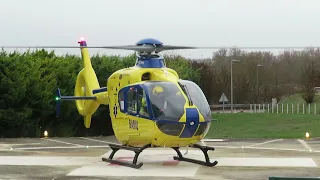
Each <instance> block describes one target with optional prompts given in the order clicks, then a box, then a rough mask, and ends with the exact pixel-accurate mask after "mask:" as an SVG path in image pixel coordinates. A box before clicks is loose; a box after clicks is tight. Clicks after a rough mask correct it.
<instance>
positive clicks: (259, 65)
mask: <svg viewBox="0 0 320 180" xmlns="http://www.w3.org/2000/svg"><path fill="white" fill-rule="evenodd" d="M259 67H262V65H261V64H258V65H257V98H256V101H257V102H256V103H258V100H259V99H258V96H259Z"/></svg>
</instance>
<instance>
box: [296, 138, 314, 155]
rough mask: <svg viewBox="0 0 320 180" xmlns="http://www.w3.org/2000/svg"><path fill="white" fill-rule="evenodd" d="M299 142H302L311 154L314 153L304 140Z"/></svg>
mask: <svg viewBox="0 0 320 180" xmlns="http://www.w3.org/2000/svg"><path fill="white" fill-rule="evenodd" d="M297 141H298V142H300V143H301V144H302V145H303V146H304V147H305V148H306V149H308V150H309V151H310V152H311V151H312V149H311V147H310V146H309V145H308V144H307V143H306V142H305V141H304V140H302V139H298V140H297Z"/></svg>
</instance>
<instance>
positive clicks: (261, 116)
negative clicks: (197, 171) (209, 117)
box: [205, 113, 320, 138]
mask: <svg viewBox="0 0 320 180" xmlns="http://www.w3.org/2000/svg"><path fill="white" fill-rule="evenodd" d="M213 118H214V119H218V121H213V122H212V124H211V128H210V130H209V132H208V134H207V136H206V137H205V138H304V137H305V134H306V132H309V134H310V137H311V138H312V137H320V115H314V114H310V115H309V114H271V113H270V114H268V113H234V114H213Z"/></svg>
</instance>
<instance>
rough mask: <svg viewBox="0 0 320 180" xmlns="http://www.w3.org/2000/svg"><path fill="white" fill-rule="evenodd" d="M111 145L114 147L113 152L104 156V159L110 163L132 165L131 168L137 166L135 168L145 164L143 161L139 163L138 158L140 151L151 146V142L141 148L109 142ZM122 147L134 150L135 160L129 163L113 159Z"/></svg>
mask: <svg viewBox="0 0 320 180" xmlns="http://www.w3.org/2000/svg"><path fill="white" fill-rule="evenodd" d="M109 146H110V148H111V149H112V153H111V154H110V155H109V158H102V161H105V162H109V163H112V164H118V165H121V166H127V167H131V168H135V169H139V168H140V167H141V166H142V165H143V163H141V162H140V163H139V164H137V160H138V157H139V155H140V153H141V152H142V151H143V150H144V149H146V148H148V147H151V145H150V144H147V145H145V146H142V147H141V148H137V147H130V146H123V145H116V144H109ZM120 149H125V150H129V151H134V152H135V155H134V158H133V161H132V163H131V164H130V163H127V162H123V161H118V160H113V159H112V158H113V156H114V154H115V153H116V152H117V151H118V150H120Z"/></svg>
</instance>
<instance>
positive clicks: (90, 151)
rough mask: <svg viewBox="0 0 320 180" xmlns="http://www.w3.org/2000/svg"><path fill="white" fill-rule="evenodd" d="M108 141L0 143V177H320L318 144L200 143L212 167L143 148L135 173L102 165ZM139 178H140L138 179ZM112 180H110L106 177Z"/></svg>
mask: <svg viewBox="0 0 320 180" xmlns="http://www.w3.org/2000/svg"><path fill="white" fill-rule="evenodd" d="M109 142H113V143H114V142H115V139H114V138H110V137H89V138H88V137H86V138H47V139H25V138H23V139H1V141H0V149H1V151H0V173H1V178H4V179H43V178H45V179H48V178H49V179H54V178H56V179H59V178H61V179H79V178H82V177H85V178H84V179H87V178H88V179H91V178H99V179H110V178H111V177H116V178H117V179H127V178H128V177H130V176H131V177H135V179H141V178H142V177H146V176H148V178H149V177H150V178H151V177H154V178H156V177H159V178H161V177H163V178H170V179H179V178H188V179H193V178H195V179H217V180H222V179H223V180H225V179H237V178H238V177H239V176H241V177H242V179H254V180H256V179H266V180H267V179H268V177H270V176H291V177H292V176H295V177H297V176H299V177H306V176H307V177H311V176H312V177H319V176H320V169H319V165H320V142H319V141H318V140H309V141H304V140H301V139H300V140H299V139H293V140H284V139H275V140H230V139H228V140H226V139H223V140H219V139H216V140H205V141H203V142H202V143H203V145H207V146H214V147H216V150H215V151H213V152H210V153H209V155H210V158H211V161H214V160H217V161H218V164H217V165H216V166H215V167H204V166H200V165H197V164H192V163H188V162H179V161H175V160H173V156H176V152H175V151H174V150H173V149H170V148H155V149H146V150H144V151H143V152H142V153H141V154H140V156H139V159H138V163H139V162H142V163H143V166H142V167H141V168H140V169H133V168H129V167H124V166H119V165H115V164H110V163H107V162H103V161H102V160H101V158H102V157H108V156H109V154H110V153H111V151H110V148H108V145H107V143H109ZM181 152H182V154H185V155H184V156H185V157H189V158H195V159H199V160H204V157H203V155H202V152H201V151H200V150H195V149H192V148H189V149H188V150H187V149H186V148H182V149H181ZM133 155H134V153H133V152H131V151H127V150H120V151H118V152H117V153H116V154H115V158H117V159H122V160H124V161H130V162H131V161H132V158H133ZM140 177H141V178H140ZM111 179H112V178H111Z"/></svg>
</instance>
